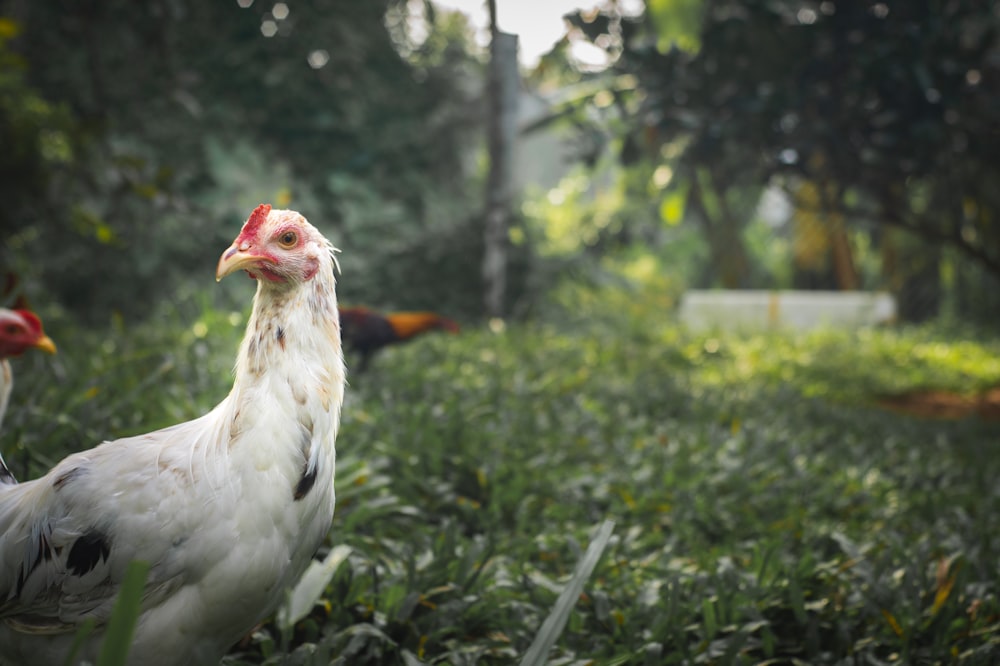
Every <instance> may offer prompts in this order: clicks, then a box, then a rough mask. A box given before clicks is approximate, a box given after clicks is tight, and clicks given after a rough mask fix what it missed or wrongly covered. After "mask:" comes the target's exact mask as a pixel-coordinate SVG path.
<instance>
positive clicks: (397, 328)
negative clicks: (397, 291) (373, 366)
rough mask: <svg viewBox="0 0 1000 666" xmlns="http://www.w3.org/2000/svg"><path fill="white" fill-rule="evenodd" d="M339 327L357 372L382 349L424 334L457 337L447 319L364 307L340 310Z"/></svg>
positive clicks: (453, 327) (428, 313) (427, 313)
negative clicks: (354, 357)
mask: <svg viewBox="0 0 1000 666" xmlns="http://www.w3.org/2000/svg"><path fill="white" fill-rule="evenodd" d="M340 326H341V335H342V336H343V341H344V345H345V346H346V347H348V348H350V349H352V350H354V351H355V352H357V353H358V355H359V356H360V360H359V364H358V367H357V370H358V372H362V371H364V369H365V368H366V367H368V363H369V361H371V358H372V356H374V355H375V353H376V352H378V351H379V350H380V349H382V348H383V347H387V346H388V345H393V344H398V343H401V342H406V341H407V340H412V339H413V338H414V337H416V336H418V335H420V334H422V333H426V332H428V331H447V332H448V333H458V331H459V327H458V324H456V323H455V322H454V321H452V320H451V319H447V318H445V317H442V316H441V315H439V314H436V313H434V312H392V313H389V314H380V313H378V312H375V311H374V310H370V309H368V308H365V307H353V308H340Z"/></svg>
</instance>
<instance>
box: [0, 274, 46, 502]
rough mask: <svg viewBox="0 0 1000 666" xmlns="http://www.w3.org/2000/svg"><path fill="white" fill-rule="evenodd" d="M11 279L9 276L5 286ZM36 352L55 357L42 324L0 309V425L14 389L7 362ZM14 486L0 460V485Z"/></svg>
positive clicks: (18, 312) (22, 312)
mask: <svg viewBox="0 0 1000 666" xmlns="http://www.w3.org/2000/svg"><path fill="white" fill-rule="evenodd" d="M9 281H10V278H9V276H8V283H9ZM31 348H35V349H41V350H42V351H47V352H49V353H50V354H54V353H55V351H56V346H55V343H53V342H52V339H51V338H50V337H49V336H47V335H45V331H43V330H42V321H41V319H39V318H38V315H36V314H35V313H34V312H31V311H29V310H23V309H22V310H8V309H6V308H0V425H3V417H4V416H5V415H6V414H7V403H8V402H10V394H11V391H12V390H13V388H14V373H13V371H12V370H11V367H10V361H8V360H7V359H9V358H12V357H15V356H20V355H21V354H23V353H24V352H26V351H27V350H29V349H31ZM11 483H17V481H16V480H15V479H14V475H13V474H11V473H10V470H8V469H7V464H6V463H5V462H4V460H3V456H0V484H11Z"/></svg>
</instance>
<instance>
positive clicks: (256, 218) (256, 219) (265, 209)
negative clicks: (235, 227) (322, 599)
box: [240, 204, 271, 236]
mask: <svg viewBox="0 0 1000 666" xmlns="http://www.w3.org/2000/svg"><path fill="white" fill-rule="evenodd" d="M270 212H271V204H261V205H259V206H257V207H256V208H254V209H253V212H252V213H250V217H248V218H247V221H246V224H244V225H243V231H241V232H240V236H256V235H257V232H258V231H259V230H260V226H261V225H262V224H264V222H265V221H266V220H267V216H268V214H269V213H270Z"/></svg>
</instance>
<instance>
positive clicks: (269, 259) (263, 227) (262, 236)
mask: <svg viewBox="0 0 1000 666" xmlns="http://www.w3.org/2000/svg"><path fill="white" fill-rule="evenodd" d="M329 256H330V247H329V244H328V243H327V242H326V240H325V239H324V238H323V236H322V235H321V234H320V233H319V232H318V231H317V230H316V228H315V227H313V226H312V225H311V224H309V222H307V221H306V219H305V218H304V217H302V215H300V214H299V213H296V212H295V211H293V210H271V206H270V205H268V204H261V205H260V206H257V208H256V209H255V210H254V211H253V213H251V214H250V217H249V219H247V221H246V224H244V225H243V229H242V230H241V231H240V235H239V236H237V237H236V240H235V241H233V244H232V245H231V246H229V249H227V250H226V251H225V252H223V253H222V258H220V259H219V266H218V268H217V269H216V271H215V279H216V280H221V279H222V278H224V277H226V276H227V275H229V274H230V273H233V272H235V271H238V270H244V271H246V272H247V274H248V275H249V276H250V277H251V278H253V279H255V280H263V281H265V282H268V283H274V284H275V285H289V284H301V283H303V282H306V281H308V280H310V279H312V277H313V276H314V275H316V272H317V271H318V270H319V269H320V266H321V265H322V264H323V262H324V260H325V259H324V258H325V257H329Z"/></svg>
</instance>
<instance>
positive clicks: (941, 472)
mask: <svg viewBox="0 0 1000 666" xmlns="http://www.w3.org/2000/svg"><path fill="white" fill-rule="evenodd" d="M598 305H599V304H598ZM575 312H576V314H575V315H574V316H572V317H570V316H568V315H560V316H556V315H553V316H552V317H551V319H550V321H549V322H548V323H537V324H534V325H519V326H511V327H510V328H509V329H508V330H506V331H505V332H502V333H499V334H497V333H491V332H489V331H486V330H482V331H479V330H474V329H470V330H466V331H464V332H463V334H462V335H460V336H457V337H452V336H436V337H427V338H424V339H421V340H420V341H418V342H415V343H414V344H412V345H409V346H406V347H401V348H398V349H395V350H391V351H387V352H386V353H385V354H384V355H383V356H382V357H380V358H377V359H376V361H375V363H374V367H373V370H372V371H371V372H370V373H369V374H367V375H364V376H361V377H355V378H352V380H351V388H350V390H349V394H348V398H347V402H346V405H345V410H344V423H343V428H342V431H341V436H340V438H339V440H338V456H339V459H338V466H339V469H338V487H337V495H338V508H337V514H336V517H335V520H334V525H333V529H332V531H331V534H330V544H331V546H339V545H342V546H345V547H348V548H350V554H349V555H347V557H346V559H344V560H343V561H342V562H341V563H340V564H339V566H337V567H335V568H334V567H328V568H327V569H326V570H325V571H326V573H325V574H323V575H318V574H317V575H316V576H315V577H314V580H315V581H316V582H315V583H313V585H317V586H319V587H321V588H322V589H320V590H317V591H315V593H314V594H313V596H312V597H311V596H310V595H309V594H308V590H306V591H302V590H300V591H299V592H300V593H302V594H301V595H300V597H299V598H300V599H305V600H306V602H307V603H306V606H308V605H309V604H308V601H309V600H310V599H311V598H317V599H318V603H316V604H315V605H314V606H313V607H312V610H311V611H308V612H305V614H304V615H303V612H304V611H303V610H302V608H301V606H302V604H301V603H299V604H298V607H297V608H296V609H295V610H293V611H291V612H290V614H289V613H286V614H285V615H283V616H282V617H283V618H285V619H286V620H287V618H292V619H294V620H295V621H294V622H289V623H288V624H291V626H283V624H282V623H273V624H269V625H266V626H265V627H262V628H260V629H259V630H258V631H257V632H255V634H254V636H253V637H252V639H251V640H250V641H249V643H248V644H247V645H246V646H244V647H243V648H241V649H240V650H237V651H234V653H233V654H232V655H230V657H228V658H227V660H228V662H229V663H231V664H243V663H253V664H257V663H269V664H285V663H287V664H327V663H331V662H334V663H338V664H406V665H409V664H416V663H441V664H455V665H459V664H473V663H478V664H513V663H518V662H520V661H521V659H522V658H523V657H524V656H525V655H526V654H527V653H528V652H529V648H530V646H531V645H532V643H533V641H535V639H536V637H537V636H538V634H539V631H540V629H541V628H542V626H543V623H545V621H546V619H547V618H549V616H550V614H552V612H553V609H554V608H556V607H557V600H558V599H559V596H560V593H561V592H562V591H563V590H564V588H565V586H566V584H567V582H569V581H570V580H571V578H572V577H573V573H574V571H575V570H576V569H577V567H578V565H580V563H581V561H582V560H584V559H585V558H584V555H585V551H587V549H588V545H589V544H591V543H592V542H593V541H594V540H595V539H596V538H597V537H598V531H599V528H600V526H601V525H602V523H603V522H604V521H606V520H612V521H614V523H615V528H614V532H613V534H612V535H611V537H610V539H609V540H608V542H607V545H606V547H605V549H604V551H603V556H602V557H601V558H600V559H599V561H598V562H597V564H596V567H595V568H594V569H593V572H592V573H591V574H590V575H589V576H587V577H586V580H585V581H584V584H583V587H582V590H583V592H582V593H581V594H580V595H579V597H578V598H577V599H576V601H575V604H574V605H572V607H571V612H568V613H566V611H567V610H568V609H567V608H566V604H565V603H563V604H560V611H559V612H560V614H564V615H565V616H566V617H565V627H564V628H563V630H562V631H561V633H559V634H558V639H557V640H556V641H555V645H554V647H553V648H552V649H551V651H550V652H549V657H550V662H549V663H554V664H577V663H579V664H588V663H592V664H601V665H610V664H682V663H685V664H687V663H706V664H756V663H782V664H785V663H810V664H833V663H849V664H854V663H858V664H862V663H864V664H882V663H905V664H924V663H926V664H933V663H942V664H951V663H968V664H989V663H995V662H996V661H997V660H998V659H1000V602H998V596H997V595H998V582H1000V570H998V569H1000V565H998V563H1000V518H998V517H997V516H1000V484H998V483H997V479H998V478H1000V455H998V453H1000V451H998V447H1000V438H998V435H1000V425H998V424H993V423H984V422H980V421H978V420H975V419H969V420H964V421H955V422H938V421H922V420H915V419H912V418H907V417H903V416H899V415H895V414H892V413H888V412H884V411H881V410H879V409H877V408H874V407H872V406H871V404H872V401H873V399H874V398H876V397H877V396H880V395H884V394H887V393H898V392H903V391H907V390H912V389H918V388H929V387H936V388H946V389H949V390H956V391H961V392H969V393H973V392H976V391H979V390H982V389H983V388H986V387H990V386H994V385H997V384H1000V365H998V363H1000V362H998V359H1000V341H998V340H996V339H991V338H988V337H983V336H979V337H976V336H967V335H959V334H958V333H956V332H955V331H944V330H937V329H930V328H922V329H912V330H882V331H865V332H861V333H857V334H848V333H834V332H819V333H814V334H810V335H804V336H793V335H787V334H779V333H770V334H762V335H755V336H735V335H728V334H721V333H711V334H693V333H689V332H685V331H683V330H681V329H679V328H678V327H677V326H675V325H674V324H672V323H671V322H670V321H669V319H668V318H667V316H666V315H665V314H663V313H661V312H657V311H654V310H644V309H643V308H641V307H638V306H633V307H630V308H627V309H625V310H617V309H615V310H612V309H607V308H605V309H601V308H600V307H597V306H596V305H595V306H594V307H592V308H587V307H581V308H577V309H576V310H575ZM198 317H199V315H197V314H196V315H191V316H189V317H186V316H180V317H177V316H176V315H175V317H174V318H175V319H178V318H179V319H181V320H183V321H185V326H184V330H182V331H181V330H171V329H170V328H164V327H162V326H161V327H159V328H155V329H154V328H147V327H143V328H141V329H138V330H117V331H114V332H113V333H112V334H111V337H110V340H99V339H97V338H96V337H95V336H93V335H79V334H78V335H72V334H71V333H72V332H71V331H58V329H57V327H52V326H50V327H49V328H51V329H52V330H51V332H52V334H53V336H54V337H56V339H57V342H59V343H60V344H61V347H60V352H61V353H60V356H59V357H57V358H56V360H55V361H52V360H49V359H39V358H29V357H27V356H26V357H25V358H24V359H21V360H20V361H18V362H17V363H18V366H17V367H16V368H15V372H17V373H19V375H18V377H19V379H18V387H17V390H16V395H15V402H16V404H15V406H14V407H13V408H12V409H13V410H16V411H14V412H12V413H11V414H10V415H9V423H8V425H9V426H10V428H11V429H12V430H13V433H14V436H15V437H17V436H19V437H20V441H21V442H22V444H23V446H21V447H20V448H18V449H17V450H16V451H13V452H12V455H11V456H10V457H12V458H14V459H16V460H17V461H19V462H20V463H21V464H22V466H23V462H24V460H25V457H26V452H27V451H30V452H31V456H30V460H29V463H28V466H27V467H28V471H29V473H30V474H38V473H40V472H41V471H43V469H44V468H45V467H46V466H47V465H48V464H49V463H50V462H51V461H53V460H56V459H57V458H58V457H59V456H60V455H62V453H63V452H64V451H66V450H69V449H76V448H80V447H83V446H90V445H92V444H93V443H95V442H96V441H98V440H99V439H100V438H102V437H107V436H114V435H121V434H128V433H133V432H137V431H139V430H143V429H145V428H144V427H143V426H144V425H145V426H148V427H155V426H159V425H165V424H167V423H170V422H173V421H176V420H179V419H183V418H190V417H193V416H196V415H198V414H200V413H202V412H203V411H204V410H205V409H207V408H209V407H211V406H212V405H214V403H215V402H216V401H217V400H218V399H220V398H221V397H222V396H223V395H224V394H225V392H226V391H227V390H228V384H229V368H230V366H231V364H232V359H233V356H234V354H235V346H236V343H237V341H238V339H239V337H240V335H241V327H242V318H241V317H239V316H238V315H235V316H234V315H230V314H229V313H220V314H212V311H211V310H210V309H208V308H206V309H205V310H204V312H203V313H202V314H201V315H200V318H201V319H200V320H198ZM196 320H198V321H201V323H203V324H204V326H197V325H196V324H197V323H198V321H196ZM53 364H54V365H53ZM53 372H58V373H59V375H60V381H59V382H52V381H51V375H52V373H53ZM26 404H27V405H29V406H28V407H22V408H21V409H18V405H22V406H23V405H26ZM10 441H11V430H8V431H7V432H6V433H5V436H4V442H5V450H8V451H9V450H10V448H11V447H10ZM17 464H18V463H16V462H15V467H16V466H17ZM344 554H346V550H342V551H340V554H339V555H338V557H335V558H333V559H335V560H337V561H339V560H340V556H342V555H344ZM321 555H322V556H324V557H325V556H326V555H327V553H326V552H324V553H321ZM318 569H322V567H318ZM576 582H580V581H579V580H577V581H576ZM552 624H553V623H552V622H550V623H549V626H552Z"/></svg>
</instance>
